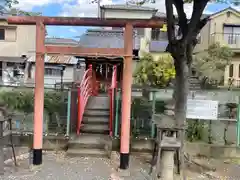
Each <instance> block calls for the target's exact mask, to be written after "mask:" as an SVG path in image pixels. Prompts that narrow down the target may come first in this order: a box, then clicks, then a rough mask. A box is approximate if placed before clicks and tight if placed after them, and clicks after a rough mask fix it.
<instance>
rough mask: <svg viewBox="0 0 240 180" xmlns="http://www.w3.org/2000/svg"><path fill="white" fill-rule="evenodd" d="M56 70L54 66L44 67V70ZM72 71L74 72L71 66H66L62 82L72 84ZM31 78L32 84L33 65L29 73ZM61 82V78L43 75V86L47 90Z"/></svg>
mask: <svg viewBox="0 0 240 180" xmlns="http://www.w3.org/2000/svg"><path fill="white" fill-rule="evenodd" d="M46 67H48V68H51V67H53V68H56V65H55V66H54V65H52V66H51V65H45V68H46ZM73 71H74V67H73V66H66V68H65V70H64V73H63V82H73V81H74V79H73ZM31 77H32V80H33V82H34V80H35V65H33V66H32V71H31ZM60 82H61V76H49V75H44V84H45V87H49V88H54V85H55V84H56V83H60Z"/></svg>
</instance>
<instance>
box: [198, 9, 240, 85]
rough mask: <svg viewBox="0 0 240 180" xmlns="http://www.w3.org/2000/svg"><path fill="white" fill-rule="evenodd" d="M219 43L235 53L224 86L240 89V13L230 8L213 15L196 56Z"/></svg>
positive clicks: (203, 33)
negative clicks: (230, 85) (213, 44)
mask: <svg viewBox="0 0 240 180" xmlns="http://www.w3.org/2000/svg"><path fill="white" fill-rule="evenodd" d="M216 42H219V43H220V44H222V45H226V46H228V47H229V48H231V50H232V51H233V52H234V57H233V58H232V60H231V64H230V65H228V66H226V69H225V75H224V85H225V86H229V83H230V82H231V83H232V85H233V86H237V87H240V12H239V11H237V10H235V9H233V8H231V7H229V8H227V9H224V10H222V11H219V12H217V13H215V14H212V15H211V16H210V18H209V21H208V23H207V24H206V25H205V26H204V27H203V29H202V31H201V32H200V34H199V42H198V44H197V45H196V47H195V49H194V54H198V53H204V52H206V50H207V49H208V47H209V45H211V44H212V43H216Z"/></svg>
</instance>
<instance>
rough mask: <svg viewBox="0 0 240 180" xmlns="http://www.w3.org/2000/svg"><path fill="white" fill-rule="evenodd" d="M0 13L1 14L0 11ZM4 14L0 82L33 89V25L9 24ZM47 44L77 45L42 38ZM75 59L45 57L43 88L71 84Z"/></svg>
mask: <svg viewBox="0 0 240 180" xmlns="http://www.w3.org/2000/svg"><path fill="white" fill-rule="evenodd" d="M1 12H2V11H1ZM7 16H8V14H7V13H2V14H1V15H0V82H1V84H2V85H5V86H17V85H23V84H25V85H28V86H34V77H35V52H36V26H35V25H9V24H8V23H7ZM45 43H46V44H47V45H54V46H73V47H74V46H78V42H77V41H75V40H73V39H64V38H46V39H45ZM77 62H78V59H77V58H75V57H72V56H60V55H57V56H56V55H46V56H45V76H44V82H45V87H49V88H54V87H55V86H56V84H58V83H60V82H61V81H63V82H72V81H73V80H74V67H75V65H76V64H77Z"/></svg>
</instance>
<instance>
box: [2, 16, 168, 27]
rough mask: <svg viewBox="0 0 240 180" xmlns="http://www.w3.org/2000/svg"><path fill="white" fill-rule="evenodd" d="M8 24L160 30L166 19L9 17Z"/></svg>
mask: <svg viewBox="0 0 240 180" xmlns="http://www.w3.org/2000/svg"><path fill="white" fill-rule="evenodd" d="M7 21H8V24H24V25H34V24H36V22H37V21H41V22H43V24H44V25H54V26H105V27H125V26H126V24H131V25H132V26H133V27H142V28H144V27H145V28H161V27H162V26H163V24H166V18H154V19H119V18H118V19H116V18H102V19H99V18H82V17H81V18H80V17H46V16H10V17H8V18H7Z"/></svg>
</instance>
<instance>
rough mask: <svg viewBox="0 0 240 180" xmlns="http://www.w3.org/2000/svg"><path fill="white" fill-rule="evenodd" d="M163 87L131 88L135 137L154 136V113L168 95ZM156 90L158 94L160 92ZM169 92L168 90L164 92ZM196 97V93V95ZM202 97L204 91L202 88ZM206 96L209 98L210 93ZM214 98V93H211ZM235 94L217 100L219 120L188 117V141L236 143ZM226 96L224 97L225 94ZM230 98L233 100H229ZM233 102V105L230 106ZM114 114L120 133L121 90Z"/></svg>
mask: <svg viewBox="0 0 240 180" xmlns="http://www.w3.org/2000/svg"><path fill="white" fill-rule="evenodd" d="M164 91H165V90H148V93H147V95H146V93H144V90H142V89H139V90H138V91H134V92H132V105H131V110H132V113H131V133H132V134H131V135H132V137H135V138H154V135H155V126H154V124H153V123H152V122H153V114H155V113H156V114H159V113H163V112H164V109H165V101H166V100H167V99H169V98H171V97H165V96H164ZM159 94H160V95H161V96H159ZM168 95H169V93H167V96H168ZM196 97H197V96H196ZM201 97H203V93H202V92H201ZM207 98H208V99H209V98H210V99H211V97H210V96H209V93H207ZM212 98H213V100H216V95H215V94H214V95H213V96H212ZM237 98H238V97H237V95H236V97H234V98H233V97H232V94H231V97H230V98H229V101H225V100H224V101H223V100H220V101H219V108H218V109H219V114H218V120H200V119H188V120H187V130H186V133H185V134H186V139H187V140H188V141H204V142H206V143H209V144H225V145H232V144H236V141H237V128H236V126H237V120H236V117H237V114H236V113H237V111H236V107H237V104H236V101H235V99H237ZM225 99H226V98H225ZM231 99H234V102H233V103H231ZM231 106H232V108H230V107H231ZM115 107H116V112H115V114H116V118H115V132H114V134H115V136H116V137H119V135H120V131H121V130H120V129H121V123H120V121H121V92H120V91H118V93H117V97H116V104H115Z"/></svg>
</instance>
